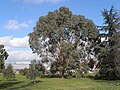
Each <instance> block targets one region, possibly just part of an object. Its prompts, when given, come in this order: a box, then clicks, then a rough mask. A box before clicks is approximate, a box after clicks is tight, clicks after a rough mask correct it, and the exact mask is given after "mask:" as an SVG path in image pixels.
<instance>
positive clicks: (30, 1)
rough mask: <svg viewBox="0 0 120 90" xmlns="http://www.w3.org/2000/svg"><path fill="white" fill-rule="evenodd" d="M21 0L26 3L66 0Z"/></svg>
mask: <svg viewBox="0 0 120 90" xmlns="http://www.w3.org/2000/svg"><path fill="white" fill-rule="evenodd" d="M19 1H20V0H19ZM21 1H23V2H25V3H32V4H40V3H43V2H51V3H58V2H61V1H65V0H21Z"/></svg>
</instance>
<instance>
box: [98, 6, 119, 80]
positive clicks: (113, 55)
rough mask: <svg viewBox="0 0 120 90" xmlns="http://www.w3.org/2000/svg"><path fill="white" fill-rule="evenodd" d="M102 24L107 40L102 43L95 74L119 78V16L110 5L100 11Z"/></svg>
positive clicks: (101, 76)
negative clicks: (102, 52)
mask: <svg viewBox="0 0 120 90" xmlns="http://www.w3.org/2000/svg"><path fill="white" fill-rule="evenodd" d="M102 15H103V17H104V24H105V26H102V28H101V29H102V30H107V31H108V34H107V35H106V36H107V37H108V41H107V42H106V43H105V44H104V51H105V53H104V54H101V56H102V60H101V66H100V70H99V72H98V74H97V77H98V78H100V79H120V50H119V40H120V39H119V38H120V32H118V31H119V29H120V18H119V17H118V12H117V11H116V9H115V8H114V7H113V6H112V7H111V9H110V10H109V11H108V10H106V9H105V10H104V11H103V12H102Z"/></svg>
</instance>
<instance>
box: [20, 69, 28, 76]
mask: <svg viewBox="0 0 120 90" xmlns="http://www.w3.org/2000/svg"><path fill="white" fill-rule="evenodd" d="M27 73H28V68H24V69H21V70H19V74H20V75H27Z"/></svg>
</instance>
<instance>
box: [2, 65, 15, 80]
mask: <svg viewBox="0 0 120 90" xmlns="http://www.w3.org/2000/svg"><path fill="white" fill-rule="evenodd" d="M3 75H4V77H5V78H6V79H7V80H14V79H15V73H14V70H13V66H12V65H11V64H9V65H8V66H7V68H6V69H4V71H3Z"/></svg>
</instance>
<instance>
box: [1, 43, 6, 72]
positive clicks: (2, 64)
mask: <svg viewBox="0 0 120 90" xmlns="http://www.w3.org/2000/svg"><path fill="white" fill-rule="evenodd" d="M7 57H8V53H7V52H6V51H5V49H4V45H0V72H2V70H3V69H4V68H5V66H4V63H5V60H6V59H7Z"/></svg>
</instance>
